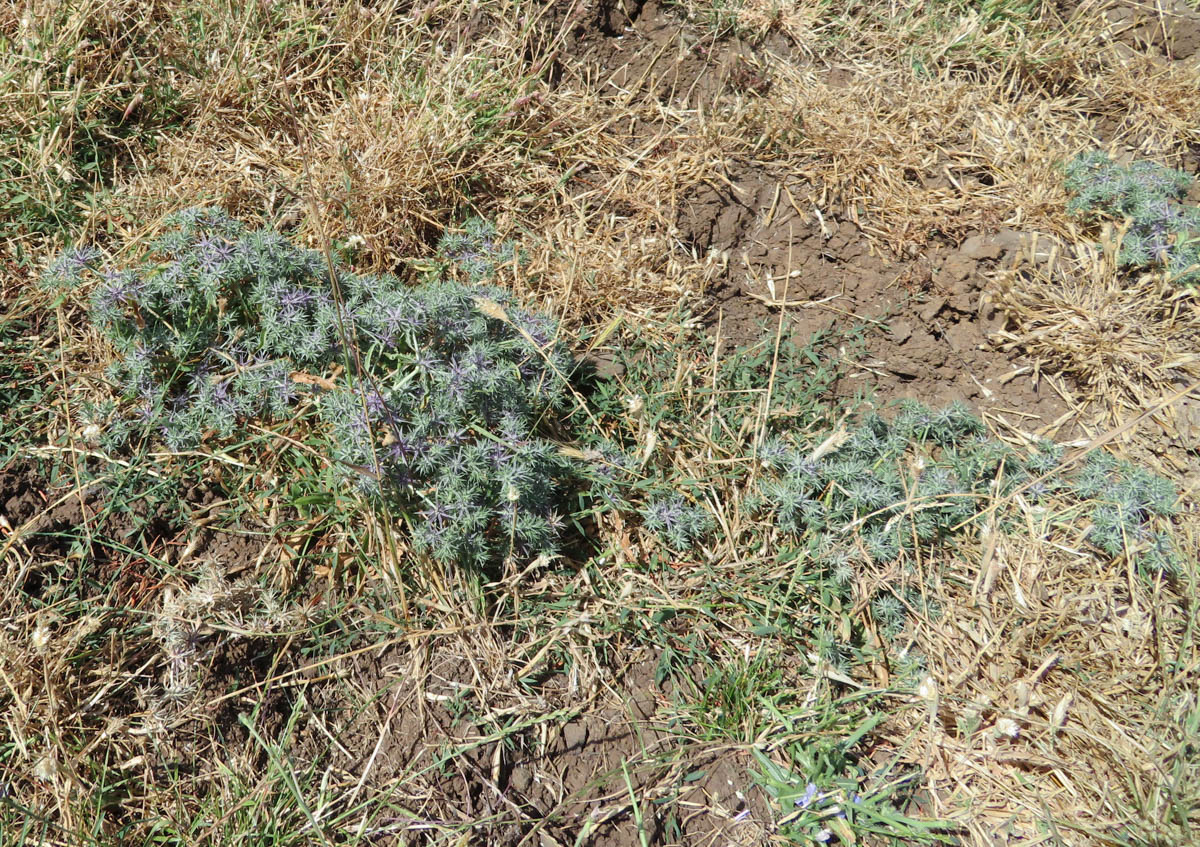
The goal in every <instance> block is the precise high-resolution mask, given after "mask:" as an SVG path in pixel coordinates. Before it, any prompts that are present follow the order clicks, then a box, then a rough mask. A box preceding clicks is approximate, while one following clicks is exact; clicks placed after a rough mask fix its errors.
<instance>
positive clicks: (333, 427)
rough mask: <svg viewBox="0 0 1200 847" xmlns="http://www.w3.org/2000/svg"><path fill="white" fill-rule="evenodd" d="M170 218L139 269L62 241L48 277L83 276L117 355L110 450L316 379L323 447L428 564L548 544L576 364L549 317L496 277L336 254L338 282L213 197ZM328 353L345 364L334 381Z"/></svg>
mask: <svg viewBox="0 0 1200 847" xmlns="http://www.w3.org/2000/svg"><path fill="white" fill-rule="evenodd" d="M168 222H169V223H170V224H171V225H172V229H171V230H170V231H169V232H168V233H167V234H166V235H164V236H162V237H161V238H159V239H158V240H157V241H156V242H154V243H153V244H152V245H151V248H150V251H149V253H148V254H147V255H146V256H145V257H144V261H143V262H142V263H141V264H140V265H138V266H137V267H133V268H128V269H110V268H106V267H103V266H102V265H101V264H100V255H99V253H98V252H97V251H95V250H93V249H91V248H86V247H85V248H75V249H72V250H68V251H67V252H66V253H64V254H63V255H62V256H60V257H59V258H58V259H56V260H55V261H54V262H53V263H52V265H51V267H50V268H49V271H48V272H47V274H46V277H45V279H46V281H47V282H48V283H49V284H51V285H54V286H57V287H66V288H76V287H78V286H80V285H82V284H84V283H87V282H92V283H94V287H93V289H92V298H91V307H92V308H91V314H92V319H93V321H94V322H95V324H96V325H97V326H98V327H99V328H100V329H101V330H102V331H103V333H104V335H105V336H106V337H107V338H108V339H109V340H110V341H111V342H112V344H113V346H114V347H115V349H116V352H117V359H116V362H115V364H114V365H113V366H112V367H111V369H110V371H109V377H110V379H111V381H112V383H113V385H114V386H115V387H116V393H117V394H118V395H119V397H120V402H119V407H120V408H119V413H118V414H116V415H114V417H113V419H112V420H111V421H109V422H108V424H107V427H108V438H107V441H108V445H109V446H110V447H112V448H118V447H120V446H121V445H122V444H126V443H128V442H130V441H131V440H134V439H137V440H147V439H151V440H152V439H157V438H161V439H162V440H163V441H164V442H165V443H166V444H167V445H168V446H169V447H170V448H171V449H175V450H180V449H186V448H189V447H191V446H194V445H196V444H199V443H201V442H204V441H208V440H210V439H227V438H230V437H232V436H233V435H234V434H235V433H236V432H237V431H238V430H239V428H240V427H241V426H243V425H244V424H245V423H246V422H247V421H249V420H251V419H263V420H270V419H278V418H280V417H283V416H287V415H290V414H293V413H294V409H295V406H296V403H297V401H298V400H300V399H302V397H303V396H304V395H306V394H307V393H309V392H316V395H317V396H316V398H315V399H316V400H317V403H318V407H319V410H320V415H321V417H322V419H323V420H324V421H325V422H326V424H327V425H328V428H329V433H330V441H331V443H332V445H333V446H332V448H331V450H332V453H333V455H332V457H331V458H333V459H334V460H336V462H337V463H338V465H339V466H340V467H341V468H343V469H344V470H345V472H346V476H347V479H349V480H352V481H353V482H355V483H356V484H357V485H358V486H359V487H360V488H362V489H363V490H364V491H365V492H366V493H367V494H369V495H371V496H374V497H386V498H390V499H391V501H392V502H394V503H396V504H398V505H399V507H400V509H401V510H402V511H403V512H404V513H405V514H406V515H407V516H408V517H409V519H410V520H411V522H412V524H413V528H414V537H415V539H416V541H417V543H418V545H419V546H420V547H422V548H423V549H425V550H427V551H428V552H429V553H430V554H431V555H432V556H433V557H434V558H436V559H438V560H440V561H445V562H457V563H462V564H470V565H477V566H483V565H486V564H489V563H494V562H496V561H497V560H498V559H499V558H503V557H504V556H509V555H515V556H531V555H536V554H539V553H544V552H552V551H553V550H555V549H556V543H557V540H558V536H559V531H560V529H561V528H562V525H563V517H562V516H561V515H560V513H559V511H558V510H559V507H560V504H561V503H562V502H564V501H565V497H564V496H563V495H564V489H565V487H566V486H567V485H568V484H569V483H570V481H571V479H572V477H573V469H572V468H571V467H570V465H569V464H568V461H567V459H566V458H565V457H564V456H563V455H562V454H561V453H560V451H559V449H558V446H557V444H556V442H555V441H553V440H551V438H552V436H553V435H554V434H555V432H554V430H555V426H556V424H557V422H558V420H559V419H560V417H561V413H562V412H563V411H564V410H565V409H566V407H567V405H568V402H569V398H570V396H571V395H570V391H569V387H568V384H567V381H566V377H567V375H568V374H569V372H570V370H571V368H572V366H573V362H572V358H571V356H570V354H569V352H568V351H567V350H566V348H565V347H564V346H563V345H561V344H559V343H558V341H557V332H558V327H557V324H556V323H555V321H554V320H552V319H551V318H549V317H547V316H545V315H543V314H539V313H536V312H533V311H530V310H527V309H525V308H523V307H521V306H520V305H518V304H516V303H514V302H513V301H512V299H511V297H510V295H508V294H507V293H506V292H504V291H502V290H500V289H497V288H491V287H466V286H462V285H458V284H452V283H430V284H426V285H423V286H420V287H417V288H410V287H407V286H405V285H404V284H403V283H402V282H400V281H399V280H398V279H396V278H395V277H392V276H386V275H384V276H362V275H358V274H355V273H352V272H350V271H349V270H346V269H344V268H337V271H336V279H335V277H334V276H331V274H330V270H329V267H328V265H327V263H326V259H325V258H324V256H323V255H322V254H320V253H318V252H315V251H311V250H306V249H302V248H299V247H296V246H294V245H292V244H291V243H290V242H289V241H288V240H287V239H286V238H284V237H283V236H282V235H279V234H278V233H275V232H271V231H267V230H249V229H247V228H246V227H244V226H243V225H241V224H240V223H238V222H237V221H234V220H232V219H230V218H229V217H228V216H227V215H225V214H224V213H223V212H221V211H219V210H214V209H191V210H188V211H185V212H182V213H180V214H178V215H176V216H174V217H173V218H171V219H169V221H168ZM335 365H342V366H343V367H344V368H345V374H344V375H343V376H341V377H339V378H338V379H336V380H335V381H334V382H332V383H330V382H329V381H328V379H327V377H321V375H322V374H326V375H327V374H331V373H333V370H332V369H333V367H334V366H335ZM299 372H303V373H305V374H308V375H309V376H310V377H312V376H317V377H321V378H318V379H312V378H309V379H302V380H301V381H299V382H298V381H297V380H296V379H294V378H293V376H294V375H299ZM322 383H323V384H325V385H326V386H327V387H326V388H316V387H314V386H319V385H321V384H322ZM328 386H332V388H329V387H328Z"/></svg>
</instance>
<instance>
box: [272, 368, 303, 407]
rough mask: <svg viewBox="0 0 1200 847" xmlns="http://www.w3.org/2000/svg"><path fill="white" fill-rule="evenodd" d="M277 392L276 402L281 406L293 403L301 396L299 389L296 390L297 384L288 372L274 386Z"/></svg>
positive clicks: (282, 374) (280, 376)
mask: <svg viewBox="0 0 1200 847" xmlns="http://www.w3.org/2000/svg"><path fill="white" fill-rule="evenodd" d="M273 390H274V392H275V400H276V402H278V403H279V405H281V406H285V405H287V404H288V403H291V402H292V401H293V400H295V399H296V398H297V397H298V396H300V391H299V389H297V388H296V383H295V382H294V381H293V380H292V378H291V376H289V375H288V374H287V373H286V372H285V373H281V374H280V375H279V378H278V379H277V380H276V381H275V384H274V386H273Z"/></svg>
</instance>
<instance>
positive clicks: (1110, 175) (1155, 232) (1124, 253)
mask: <svg viewBox="0 0 1200 847" xmlns="http://www.w3.org/2000/svg"><path fill="white" fill-rule="evenodd" d="M1063 171H1064V175H1065V177H1066V179H1065V185H1066V188H1067V190H1068V191H1070V192H1072V193H1073V194H1074V195H1075V196H1074V197H1073V198H1072V199H1071V201H1070V202H1069V203H1068V204H1067V210H1068V211H1069V212H1071V213H1073V214H1076V215H1079V216H1081V217H1084V218H1087V219H1096V218H1116V219H1118V220H1125V221H1128V222H1129V230H1128V232H1126V233H1125V237H1124V239H1123V240H1122V242H1121V252H1120V256H1119V258H1120V260H1121V262H1122V263H1123V264H1124V265H1126V266H1127V267H1137V268H1142V267H1154V266H1157V267H1161V268H1163V269H1164V270H1166V272H1167V273H1168V274H1169V275H1170V277H1171V278H1172V279H1174V280H1175V281H1176V282H1177V283H1179V284H1181V285H1195V284H1197V283H1200V209H1197V208H1196V207H1195V206H1191V205H1188V204H1185V203H1184V202H1183V200H1184V199H1185V197H1186V195H1187V191H1188V187H1189V186H1190V185H1191V184H1192V177H1191V176H1189V175H1188V174H1186V173H1184V172H1183V171H1177V170H1173V169H1171V168H1166V167H1163V166H1162V165H1159V164H1156V163H1154V162H1148V161H1137V162H1133V163H1132V164H1130V165H1129V166H1128V167H1121V166H1120V165H1117V164H1116V163H1114V162H1112V161H1111V160H1110V159H1109V157H1108V155H1107V154H1105V153H1104V152H1103V151H1100V150H1093V151H1090V152H1086V153H1082V154H1080V155H1079V156H1077V157H1076V158H1075V159H1073V160H1071V162H1069V163H1068V164H1067V165H1066V166H1065V167H1064V169H1063Z"/></svg>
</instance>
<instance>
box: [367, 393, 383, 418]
mask: <svg viewBox="0 0 1200 847" xmlns="http://www.w3.org/2000/svg"><path fill="white" fill-rule="evenodd" d="M366 406H367V412H368V413H369V414H371V415H372V416H374V417H381V416H382V415H383V413H384V412H385V411H386V410H387V399H386V398H385V397H384V396H383V394H381V393H380V392H379V391H378V390H377V389H374V388H372V389H371V390H370V391H368V392H367V397H366Z"/></svg>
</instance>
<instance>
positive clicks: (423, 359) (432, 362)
mask: <svg viewBox="0 0 1200 847" xmlns="http://www.w3.org/2000/svg"><path fill="white" fill-rule="evenodd" d="M437 364H438V359H437V356H435V355H433V353H432V352H431V351H429V350H418V351H417V352H416V353H415V354H413V366H414V367H416V369H417V370H419V371H421V372H422V373H429V372H430V371H432V370H433V369H434V368H436V367H437Z"/></svg>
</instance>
